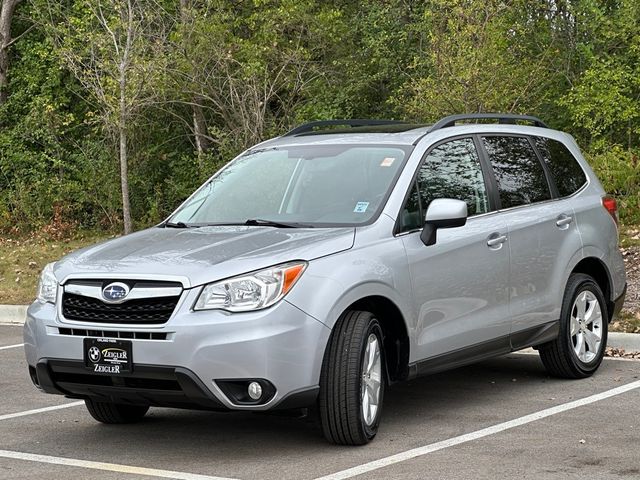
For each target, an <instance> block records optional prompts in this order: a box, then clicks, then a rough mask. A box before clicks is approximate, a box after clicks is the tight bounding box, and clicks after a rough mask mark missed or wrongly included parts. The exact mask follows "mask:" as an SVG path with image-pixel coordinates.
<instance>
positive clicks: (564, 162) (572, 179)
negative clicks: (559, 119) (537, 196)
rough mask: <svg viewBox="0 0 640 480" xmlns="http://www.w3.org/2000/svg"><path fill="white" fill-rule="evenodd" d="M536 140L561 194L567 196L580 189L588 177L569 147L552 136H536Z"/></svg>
mask: <svg viewBox="0 0 640 480" xmlns="http://www.w3.org/2000/svg"><path fill="white" fill-rule="evenodd" d="M535 142H536V147H538V150H539V151H540V155H542V158H543V160H544V162H545V163H546V165H547V167H548V168H549V171H550V172H551V176H552V177H553V180H554V181H555V184H556V187H557V188H558V193H559V194H560V196H561V197H567V196H569V195H571V194H573V193H575V192H576V191H578V190H580V188H581V187H582V186H583V185H584V184H585V183H586V182H587V177H586V176H585V174H584V171H583V170H582V167H580V165H579V164H578V161H577V160H576V159H575V157H574V156H573V155H572V154H571V152H570V151H569V149H568V148H567V147H565V146H564V144H563V143H562V142H558V141H557V140H552V139H550V138H541V137H536V138H535Z"/></svg>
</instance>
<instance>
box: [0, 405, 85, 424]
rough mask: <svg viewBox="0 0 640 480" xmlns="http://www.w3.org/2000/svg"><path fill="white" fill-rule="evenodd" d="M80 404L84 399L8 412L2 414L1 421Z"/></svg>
mask: <svg viewBox="0 0 640 480" xmlns="http://www.w3.org/2000/svg"><path fill="white" fill-rule="evenodd" d="M78 405H84V401H79V402H71V403H63V404H62V405H54V406H53V407H44V408H34V409H33V410H25V411H24V412H17V413H7V414H5V415H0V421H1V420H9V419H10V418H16V417H24V416H26V415H33V414H34V413H43V412H50V411H52V410H60V409H62V408H69V407H77V406H78Z"/></svg>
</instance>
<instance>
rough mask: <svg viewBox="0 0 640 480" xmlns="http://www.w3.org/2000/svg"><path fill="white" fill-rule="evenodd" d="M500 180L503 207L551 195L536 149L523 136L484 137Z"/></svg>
mask: <svg viewBox="0 0 640 480" xmlns="http://www.w3.org/2000/svg"><path fill="white" fill-rule="evenodd" d="M482 141H483V143H484V146H485V148H486V149H487V153H488V154H489V159H490V160H491V165H492V167H493V171H494V173H495V176H496V180H497V182H498V191H499V193H500V203H501V204H502V208H509V207H517V206H518V205H527V204H529V203H535V202H541V201H543V200H548V199H550V198H551V192H550V191H549V184H548V183H547V177H546V175H545V173H544V169H543V168H542V164H541V163H540V160H539V159H538V156H537V155H536V152H535V150H534V149H533V147H532V146H531V144H530V143H529V140H528V139H526V138H524V137H500V136H490V137H483V138H482Z"/></svg>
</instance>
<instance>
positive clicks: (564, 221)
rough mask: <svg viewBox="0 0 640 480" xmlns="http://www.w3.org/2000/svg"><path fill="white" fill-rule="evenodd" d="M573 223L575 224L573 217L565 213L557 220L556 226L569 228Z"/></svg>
mask: <svg viewBox="0 0 640 480" xmlns="http://www.w3.org/2000/svg"><path fill="white" fill-rule="evenodd" d="M571 222H573V217H570V216H569V215H567V214H564V213H563V214H562V215H559V216H558V218H557V219H556V226H558V227H567V226H568V225H569V224H570V223H571Z"/></svg>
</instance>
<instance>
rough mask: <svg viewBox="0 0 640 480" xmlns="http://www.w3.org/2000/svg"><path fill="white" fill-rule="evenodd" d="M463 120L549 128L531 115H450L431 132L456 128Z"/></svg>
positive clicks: (438, 122)
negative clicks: (527, 124)
mask: <svg viewBox="0 0 640 480" xmlns="http://www.w3.org/2000/svg"><path fill="white" fill-rule="evenodd" d="M462 120H498V123H502V124H515V123H516V122H517V121H521V122H530V123H533V126H534V127H541V128H549V127H548V126H547V125H546V124H545V123H544V122H543V121H542V120H540V119H539V118H538V117H532V116H530V115H514V114H511V113H463V114H460V115H449V116H448V117H444V118H442V119H440V120H438V121H437V122H436V123H435V124H434V125H433V126H432V127H431V128H430V129H429V131H430V132H433V131H435V130H440V129H441V128H446V127H454V126H455V125H456V122H460V121H462Z"/></svg>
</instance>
